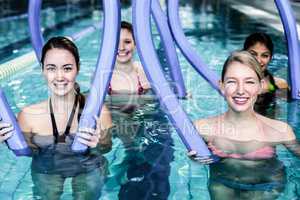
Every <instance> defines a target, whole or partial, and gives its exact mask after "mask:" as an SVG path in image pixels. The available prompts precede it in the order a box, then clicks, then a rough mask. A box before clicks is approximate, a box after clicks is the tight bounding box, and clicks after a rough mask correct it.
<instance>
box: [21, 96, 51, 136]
mask: <svg viewBox="0 0 300 200" xmlns="http://www.w3.org/2000/svg"><path fill="white" fill-rule="evenodd" d="M47 102H48V101H43V102H40V103H37V104H33V105H30V106H26V107H24V108H22V110H21V111H20V112H19V113H18V117H17V118H18V122H19V125H20V127H21V129H22V130H23V131H25V132H30V131H31V128H32V127H33V126H34V124H37V122H39V121H41V119H42V116H45V114H47V113H48V103H47Z"/></svg>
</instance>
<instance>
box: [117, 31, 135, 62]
mask: <svg viewBox="0 0 300 200" xmlns="http://www.w3.org/2000/svg"><path fill="white" fill-rule="evenodd" d="M134 49H135V43H134V40H133V36H132V33H131V32H130V31H129V30H127V29H125V28H122V29H121V33H120V41H119V48H118V54H117V61H118V62H119V63H123V64H125V63H128V62H130V61H131V59H132V57H133V53H134Z"/></svg>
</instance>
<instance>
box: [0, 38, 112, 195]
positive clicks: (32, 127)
mask: <svg viewBox="0 0 300 200" xmlns="http://www.w3.org/2000/svg"><path fill="white" fill-rule="evenodd" d="M41 64H42V71H43V75H44V78H45V79H46V81H47V84H48V88H49V90H50V93H51V94H50V97H49V99H47V100H45V101H42V102H40V103H37V104H34V105H30V106H27V107H25V108H23V109H22V111H21V112H20V113H19V115H18V121H19V124H20V127H21V129H22V131H23V133H24V134H25V137H26V140H27V143H28V144H29V146H30V147H31V148H32V150H33V155H32V164H31V170H32V171H31V175H32V181H33V183H34V188H33V193H34V198H41V199H51V200H52V199H60V196H61V194H62V193H63V185H64V181H65V179H66V178H68V177H71V178H72V188H73V197H74V199H98V198H99V197H100V194H101V187H102V185H103V183H104V178H105V173H104V170H103V169H104V164H105V158H104V157H103V156H102V153H103V151H107V150H109V149H110V148H111V137H110V134H109V133H108V131H107V130H108V128H110V127H111V124H112V122H111V116H110V112H109V111H108V109H107V108H106V107H105V106H104V107H103V108H102V112H101V115H100V117H99V118H97V122H98V124H97V125H98V126H97V129H96V130H94V129H85V130H79V133H80V134H78V136H79V137H80V139H79V141H80V142H82V143H83V144H86V145H87V146H89V147H90V151H89V152H88V153H86V154H84V155H77V154H75V153H73V152H72V150H71V144H72V141H73V139H74V135H75V134H74V133H75V132H76V129H77V126H78V120H79V118H80V115H81V111H82V108H83V106H84V101H85V97H84V96H83V95H82V94H81V93H80V90H79V85H78V84H77V83H76V82H75V80H76V76H77V74H78V72H79V55H78V50H77V47H76V46H75V44H74V43H73V42H72V41H70V40H69V39H67V38H65V37H54V38H51V39H50V40H49V41H48V42H47V43H46V44H45V46H44V47H43V50H42V56H41ZM74 118H75V119H74ZM0 127H4V130H3V131H4V132H7V133H9V132H10V131H11V128H9V126H8V127H7V128H6V126H4V125H1V124H0ZM98 144H101V147H102V148H101V149H99V148H96V147H98ZM98 150H99V151H98ZM101 150H102V151H101ZM45 185H47V187H45Z"/></svg>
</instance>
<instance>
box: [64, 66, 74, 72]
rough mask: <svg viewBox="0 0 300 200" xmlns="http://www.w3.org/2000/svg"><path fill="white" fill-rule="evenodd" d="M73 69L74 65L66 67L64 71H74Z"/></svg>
mask: <svg viewBox="0 0 300 200" xmlns="http://www.w3.org/2000/svg"><path fill="white" fill-rule="evenodd" d="M72 69H73V68H72V67H65V68H64V71H66V72H68V71H72Z"/></svg>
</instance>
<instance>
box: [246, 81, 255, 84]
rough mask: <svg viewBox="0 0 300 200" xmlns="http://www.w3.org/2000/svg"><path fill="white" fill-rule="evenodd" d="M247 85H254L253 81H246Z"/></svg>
mask: <svg viewBox="0 0 300 200" xmlns="http://www.w3.org/2000/svg"><path fill="white" fill-rule="evenodd" d="M246 83H247V84H255V82H254V81H246Z"/></svg>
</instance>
